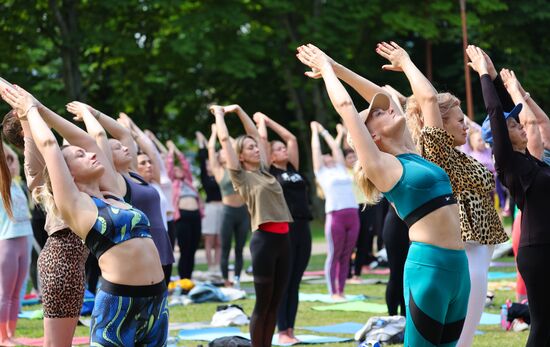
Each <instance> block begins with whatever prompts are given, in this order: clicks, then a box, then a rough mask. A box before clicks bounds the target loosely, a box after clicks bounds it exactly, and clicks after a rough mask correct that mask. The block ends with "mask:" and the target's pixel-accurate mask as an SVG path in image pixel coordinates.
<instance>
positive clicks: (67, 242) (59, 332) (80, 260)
mask: <svg viewBox="0 0 550 347" xmlns="http://www.w3.org/2000/svg"><path fill="white" fill-rule="evenodd" d="M38 111H39V113H40V114H41V116H42V117H44V120H45V121H46V122H47V123H48V124H49V126H51V127H54V128H55V129H57V130H58V132H59V133H60V135H61V136H62V137H64V138H65V139H67V140H69V141H70V143H72V144H74V145H77V146H80V147H82V148H85V149H86V150H87V151H90V152H99V151H101V150H100V149H99V147H98V146H97V144H96V142H95V140H94V139H93V138H91V137H90V136H89V135H88V134H87V133H86V132H85V131H83V130H82V129H80V128H78V127H77V126H75V125H74V124H72V123H71V122H69V121H67V120H65V119H64V118H62V117H60V116H59V115H57V114H55V113H54V112H52V111H51V110H49V109H48V108H47V107H45V106H44V105H42V104H40V103H38ZM4 124H6V125H8V126H7V127H6V126H5V127H4V129H3V130H4V134H5V135H7V138H8V139H9V141H10V142H11V143H13V144H16V145H17V146H19V147H20V148H21V149H23V150H24V169H25V177H26V181H27V186H28V188H29V190H30V191H31V192H32V193H33V194H36V193H38V192H39V191H40V189H41V188H42V186H43V185H44V171H45V166H46V163H45V161H44V158H43V157H42V155H41V154H40V152H39V150H38V148H37V147H36V144H35V143H34V141H33V138H32V134H31V131H30V128H29V125H28V122H27V121H26V120H25V119H23V120H21V121H19V119H18V118H17V116H16V114H15V112H14V111H12V112H10V114H9V115H8V116H6V118H5V121H4ZM111 178H112V177H110V176H109V175H106V179H105V180H104V183H105V184H108V182H109V181H111ZM102 181H103V179H102ZM36 208H41V209H44V207H43V206H40V207H36ZM45 218H46V220H45V225H43V228H45V231H46V232H47V234H48V238H47V240H46V242H45V245H44V247H43V249H42V251H41V252H40V255H39V257H38V262H37V263H38V264H37V265H38V276H39V278H40V284H41V294H42V306H43V310H44V320H43V324H44V345H45V346H68V345H70V344H71V342H72V338H73V335H74V331H75V328H76V325H77V323H78V318H79V316H80V310H81V308H82V301H83V296H84V288H85V281H84V264H85V261H86V257H87V256H88V253H89V252H88V249H87V248H86V246H85V245H84V244H83V243H82V239H81V238H80V237H78V236H77V235H76V234H75V233H73V232H72V231H71V230H70V228H69V227H68V226H67V224H66V223H65V222H64V221H63V220H62V219H60V218H58V217H56V216H55V215H54V214H53V213H48V214H46V215H45ZM92 257H93V256H92ZM93 258H94V259H95V257H93ZM98 271H99V270H98ZM96 283H97V282H96ZM66 288H71V289H72V290H69V291H68V290H66ZM90 290H91V289H90ZM60 293H62V295H61V294H60Z"/></svg>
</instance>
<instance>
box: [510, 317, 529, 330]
mask: <svg viewBox="0 0 550 347" xmlns="http://www.w3.org/2000/svg"><path fill="white" fill-rule="evenodd" d="M527 329H529V324H527V323H525V322H524V321H523V320H522V319H519V318H516V319H514V320H513V321H512V330H513V331H516V332H519V331H524V330H527Z"/></svg>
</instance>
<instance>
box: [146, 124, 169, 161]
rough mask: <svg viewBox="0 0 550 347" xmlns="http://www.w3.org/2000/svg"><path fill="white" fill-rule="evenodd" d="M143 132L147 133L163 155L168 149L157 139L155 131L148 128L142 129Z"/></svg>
mask: <svg viewBox="0 0 550 347" xmlns="http://www.w3.org/2000/svg"><path fill="white" fill-rule="evenodd" d="M143 132H144V133H145V135H147V136H148V137H149V138H150V139H151V141H153V143H154V144H155V146H157V148H158V150H159V151H160V153H162V154H163V155H166V154H168V149H166V146H164V144H163V143H162V142H160V141H159V139H158V138H157V136H156V135H155V133H153V132H152V131H151V130H148V129H145V130H143Z"/></svg>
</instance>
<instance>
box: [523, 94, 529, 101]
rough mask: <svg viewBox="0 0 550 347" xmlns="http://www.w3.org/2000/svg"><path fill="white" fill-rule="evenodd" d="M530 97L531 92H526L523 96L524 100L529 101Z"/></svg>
mask: <svg viewBox="0 0 550 347" xmlns="http://www.w3.org/2000/svg"><path fill="white" fill-rule="evenodd" d="M530 97H531V94H529V92H526V93H525V95H524V96H523V100H525V101H527V100H529V98H530Z"/></svg>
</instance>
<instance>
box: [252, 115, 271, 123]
mask: <svg viewBox="0 0 550 347" xmlns="http://www.w3.org/2000/svg"><path fill="white" fill-rule="evenodd" d="M262 118H263V119H264V121H267V120H268V119H269V117H268V116H266V115H265V114H263V113H262V112H256V113H254V115H253V116H252V119H254V122H256V124H258V123H260V122H261V121H262Z"/></svg>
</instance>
